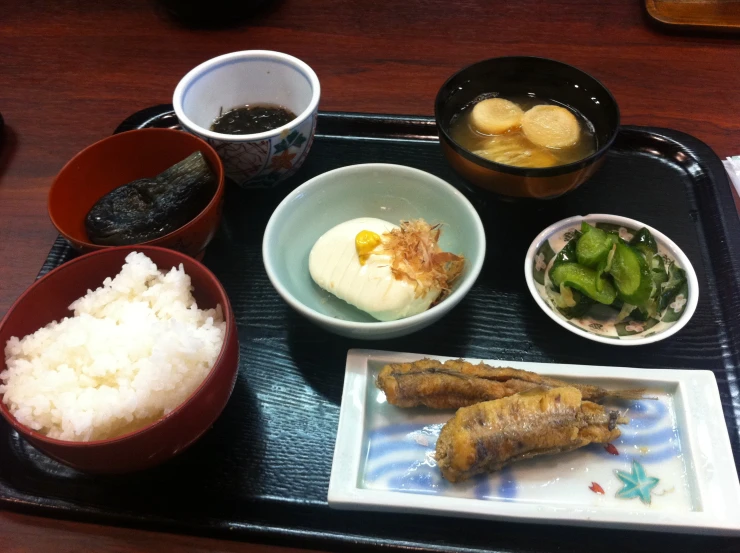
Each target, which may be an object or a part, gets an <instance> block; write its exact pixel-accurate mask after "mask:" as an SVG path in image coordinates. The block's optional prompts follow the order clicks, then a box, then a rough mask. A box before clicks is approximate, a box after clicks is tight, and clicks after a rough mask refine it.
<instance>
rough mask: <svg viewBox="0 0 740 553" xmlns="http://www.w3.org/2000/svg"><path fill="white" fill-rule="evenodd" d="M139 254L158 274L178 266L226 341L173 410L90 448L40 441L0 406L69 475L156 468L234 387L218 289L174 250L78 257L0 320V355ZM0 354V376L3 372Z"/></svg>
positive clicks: (190, 438) (232, 347)
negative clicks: (216, 317) (217, 316)
mask: <svg viewBox="0 0 740 553" xmlns="http://www.w3.org/2000/svg"><path fill="white" fill-rule="evenodd" d="M132 251H138V252H142V253H144V254H146V255H147V256H149V258H150V259H151V260H152V261H154V263H156V264H157V266H158V267H159V269H160V270H169V269H170V268H171V267H174V266H177V265H179V264H180V263H182V265H183V266H184V268H185V272H186V273H187V274H188V275H189V276H190V278H191V280H192V284H193V295H194V296H195V299H196V301H197V302H198V307H199V308H200V309H206V308H212V307H215V306H216V304H220V305H221V307H222V309H223V314H224V320H225V321H226V337H225V339H224V345H223V348H222V349H221V353H220V354H219V356H218V358H217V360H216V363H215V364H214V366H213V368H212V369H211V372H210V373H208V376H206V379H205V380H204V381H203V383H202V384H201V385H200V386H199V387H198V388H197V389H196V390H195V391H194V392H193V394H192V395H191V396H190V397H189V398H188V399H187V400H185V401H184V402H183V403H182V404H181V405H180V406H179V407H178V408H177V409H175V410H174V411H172V412H171V413H169V414H167V415H166V416H164V417H162V418H161V419H159V420H158V421H156V422H154V423H151V424H149V425H148V426H145V427H143V428H141V429H139V430H136V431H134V432H130V433H128V434H125V435H123V436H120V437H117V438H111V439H107V440H98V441H92V442H69V441H63V440H57V439H53V438H48V437H46V436H44V435H43V434H40V433H38V432H36V431H34V430H31V429H30V428H28V427H27V426H24V425H22V424H20V423H19V422H18V421H17V420H16V419H15V418H14V417H13V415H11V414H10V411H9V410H8V408H7V406H6V405H5V404H4V403H2V402H0V412H1V413H2V415H3V417H5V419H6V420H7V421H8V422H9V423H10V425H11V426H12V427H13V428H14V429H15V430H16V431H17V432H18V433H19V434H20V435H21V436H23V437H24V438H25V439H26V440H28V442H30V443H31V444H32V445H33V446H35V447H36V448H37V449H39V450H41V451H43V452H44V453H46V454H47V455H49V456H50V457H53V458H54V459H56V460H58V461H60V462H62V463H64V464H66V465H69V466H71V467H74V468H76V469H79V470H82V471H86V472H95V473H123V472H130V471H135V470H140V469H144V468H148V467H152V466H154V465H158V464H160V463H162V462H164V461H166V460H168V459H170V458H172V457H174V456H175V455H177V454H178V453H180V452H181V451H183V450H184V449H185V448H187V447H188V446H190V445H191V444H192V443H193V442H195V441H196V440H197V439H198V438H199V437H200V436H201V435H203V433H204V432H205V431H206V430H208V428H210V426H211V425H212V424H213V423H214V421H215V420H216V419H217V418H218V416H219V415H220V414H221V411H222V410H223V408H224V407H225V405H226V402H227V401H228V399H229V396H230V395H231V392H232V390H233V389H234V383H235V382H236V375H237V368H238V358H239V341H238V337H237V329H236V321H235V320H234V314H233V312H232V310H231V305H230V304H229V298H228V297H227V295H226V291H225V290H224V288H223V286H221V283H220V282H219V281H218V279H217V278H216V277H215V276H214V275H213V273H211V272H210V271H209V270H208V269H207V268H206V267H205V266H203V265H202V264H201V263H199V262H198V261H196V260H195V259H193V258H192V257H189V256H187V255H184V254H182V253H179V252H175V251H172V250H167V249H164V248H157V247H151V246H121V247H115V248H114V247H110V248H107V249H105V250H103V251H99V252H93V253H90V254H87V255H83V256H81V257H78V258H76V259H73V260H72V261H69V262H68V263H65V264H64V265H62V266H61V267H58V268H57V269H54V270H53V271H51V272H50V273H49V274H48V275H46V276H44V277H43V278H41V279H39V280H37V281H36V282H35V283H34V284H33V285H32V286H31V287H30V288H29V289H28V290H26V291H25V292H24V293H23V295H21V297H20V298H18V300H17V301H16V302H15V303H14V304H13V306H12V307H11V308H10V310H9V311H8V313H7V314H6V315H5V317H4V318H3V320H2V322H0V345H2V347H3V349H4V346H5V344H6V343H7V341H8V339H9V338H10V337H12V336H17V337H19V338H21V337H23V336H25V335H27V334H30V333H32V332H35V331H36V330H38V329H39V328H41V327H43V326H45V325H47V324H48V323H50V322H51V321H54V320H60V319H62V318H64V317H65V316H70V315H71V314H72V313H71V311H69V310H68V309H67V307H68V306H69V305H70V304H71V303H72V302H73V301H74V300H76V299H77V298H79V297H81V296H83V295H84V294H85V293H86V292H87V290H88V289H91V290H94V289H95V288H97V287H99V286H100V285H101V284H102V283H103V280H105V278H106V277H112V276H115V275H116V274H118V273H119V272H120V270H121V267H122V266H123V264H124V260H125V258H126V255H128V254H129V253H130V252H132ZM5 368H6V365H5V356H4V355H3V356H2V365H0V372H2V371H3V370H5Z"/></svg>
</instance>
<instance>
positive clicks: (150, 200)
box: [85, 152, 218, 246]
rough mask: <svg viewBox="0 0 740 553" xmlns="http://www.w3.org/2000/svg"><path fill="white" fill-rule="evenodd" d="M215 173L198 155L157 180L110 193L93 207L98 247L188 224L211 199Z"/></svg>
mask: <svg viewBox="0 0 740 553" xmlns="http://www.w3.org/2000/svg"><path fill="white" fill-rule="evenodd" d="M217 186H218V183H217V179H216V175H215V174H214V173H213V171H212V170H211V168H210V167H209V166H208V162H207V161H206V159H205V158H204V157H203V154H202V153H201V152H195V153H193V154H191V155H190V156H188V157H187V158H185V159H184V160H182V161H181V162H179V163H177V164H175V165H173V166H172V167H170V168H169V169H167V170H165V171H163V172H162V173H160V174H159V175H157V176H156V177H154V178H143V179H138V180H135V181H133V182H130V183H128V184H124V185H123V186H119V187H118V188H116V189H115V190H113V191H112V192H109V193H108V194H106V195H105V196H103V197H102V198H100V200H98V202H97V203H96V204H95V205H94V206H93V207H92V209H91V210H90V212H89V213H88V214H87V217H86V218H85V228H86V230H87V234H88V236H89V238H90V241H91V242H92V243H93V244H102V245H106V246H124V245H127V244H138V243H141V242H147V241H149V240H153V239H155V238H159V237H160V236H164V235H165V234H169V233H170V232H172V231H173V230H175V229H177V228H179V227H181V226H183V225H184V224H185V223H187V222H188V221H190V220H191V219H193V218H194V217H195V216H196V215H198V213H200V212H201V211H203V209H204V208H205V207H206V206H207V205H208V202H210V201H211V199H212V198H213V195H214V194H215V193H216V188H217Z"/></svg>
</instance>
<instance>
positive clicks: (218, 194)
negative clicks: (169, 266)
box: [46, 128, 226, 251]
mask: <svg viewBox="0 0 740 553" xmlns="http://www.w3.org/2000/svg"><path fill="white" fill-rule="evenodd" d="M130 133H137V134H138V133H148V134H161V135H163V136H165V135H166V136H172V133H182V131H180V130H176V129H154V128H150V129H132V130H130V131H124V132H119V133H116V134H112V135H110V136H106V137H105V138H103V139H101V140H98V141H97V142H94V143H92V144H90V145H89V146H87V147H85V148H83V149H82V150H80V151H79V152H77V153H76V154H75V155H74V157H72V159H70V160H69V161H68V162H67V163H65V164H64V167H62V168H61V169H60V170H59V172H58V173H57V175H56V176H55V177H54V180H53V181H52V183H51V186H50V187H49V192H48V193H47V195H46V210H47V213H48V214H49V219H51V224H52V225H54V228H56V229H57V231H59V234H61V235H62V236H64V238H66V239H67V240H68V241H69V242H70V243H71V244H72V245H73V246H74V248H75V249H79V248H78V246H77V244H80V245H81V246H82V247H83V248H87V249H92V250H96V251H99V250H105V249H108V248H115V247H119V246H110V245H108V244H95V243H93V242H90V238H89V237H88V238H87V239H86V240H80V239H78V238H74V237H73V236H70V235H69V233H68V232H67V231H66V230H65V229H64V228H63V227H62V226H61V225H60V224H59V223H58V221H57V220H56V219H55V218H54V210H53V209H52V202H51V192H52V190H53V189H54V187H55V186H56V184H57V182H58V181H59V176H60V175H61V174H62V173H64V172H65V171H66V170H67V169H68V168H70V167H72V166H73V165H74V164H75V163H78V161H77V160H78V159H79V158H80V156H82V155H83V154H86V153H88V152H89V151H92V150H93V149H95V148H97V147H98V146H100V145H101V144H103V143H104V142H108V141H111V142H113V141H114V140H116V139H117V138H118V137H119V136H123V135H128V134H130ZM185 134H186V135H189V136H191V137H192V138H194V139H196V140H197V141H199V142H200V145H201V147H202V148H205V149H206V150H210V151H211V152H213V155H214V157H215V159H216V160H217V165H216V167H214V168H213V169H215V171H214V172H215V173H216V177H217V178H218V185H217V186H216V191H215V192H214V194H213V198H211V201H209V202H208V203H207V204H206V206H205V207H204V208H203V209H202V210H201V211H200V212H199V213H198V214H197V215H196V216H195V217H193V218H192V219H190V220H189V221H188V222H187V223H185V224H184V225H182V226H180V227H177V228H176V229H174V230H173V231H171V232H168V233H167V234H164V235H162V236H158V237H157V238H152V239H151V240H147V241H146V242H140V243H138V244H128V245H134V246H147V247H149V246H154V247H156V245H157V244H162V243H163V242H164V241H166V240H167V239H168V238H171V237H172V236H173V235H175V234H181V233H185V234H187V230H188V229H190V228H191V227H193V226H195V225H196V223H197V222H199V221H200V220H201V219H203V218H204V217H206V214H207V213H208V212H209V211H211V210H212V209H213V208H214V207H215V206H216V205H218V203H219V202H220V201H221V200H222V199H223V196H224V190H225V189H226V185H225V181H226V173H225V170H224V165H223V162H222V161H221V156H219V155H218V152H216V150H214V149H213V147H212V146H211V145H210V144H208V142H206V141H205V140H203V139H202V138H200V137H199V136H195V135H192V134H189V133H185ZM208 161H209V165H210V160H208ZM101 198H102V196H101ZM98 200H100V198H98Z"/></svg>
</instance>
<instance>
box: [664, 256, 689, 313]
mask: <svg viewBox="0 0 740 553" xmlns="http://www.w3.org/2000/svg"><path fill="white" fill-rule="evenodd" d="M684 284H686V271H684V270H683V269H681V268H680V267H679V266H678V265H676V264H675V263H674V262H671V263H670V265H669V266H668V280H667V281H666V282H664V283H663V284H661V287H660V292H659V293H660V298H659V300H658V310H659V311H663V310H664V309H665V308H666V307H668V305H669V304H670V303H671V302H672V301H673V300H674V298H675V297H676V295H677V294H678V292H679V291H680V290H681V288H682V287H683V285H684Z"/></svg>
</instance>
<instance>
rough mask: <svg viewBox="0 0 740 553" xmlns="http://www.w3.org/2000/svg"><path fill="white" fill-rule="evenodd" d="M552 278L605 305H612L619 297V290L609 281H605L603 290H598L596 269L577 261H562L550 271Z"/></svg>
mask: <svg viewBox="0 0 740 553" xmlns="http://www.w3.org/2000/svg"><path fill="white" fill-rule="evenodd" d="M550 278H551V279H553V281H557V282H559V283H561V284H565V285H566V286H569V287H571V288H575V289H576V290H578V291H579V292H581V293H583V294H585V295H586V296H588V297H589V298H591V299H592V300H595V301H597V302H599V303H603V304H604V305H610V304H611V303H612V302H613V301H614V300H615V299H616V297H617V291H616V290H615V289H614V286H612V285H611V283H610V282H608V281H604V283H603V289H602V290H601V291H599V290H597V289H596V271H594V270H593V269H589V268H588V267H584V266H583V265H578V264H577V263H561V264H560V265H558V266H557V267H554V268H553V269H552V270H551V271H550Z"/></svg>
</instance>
